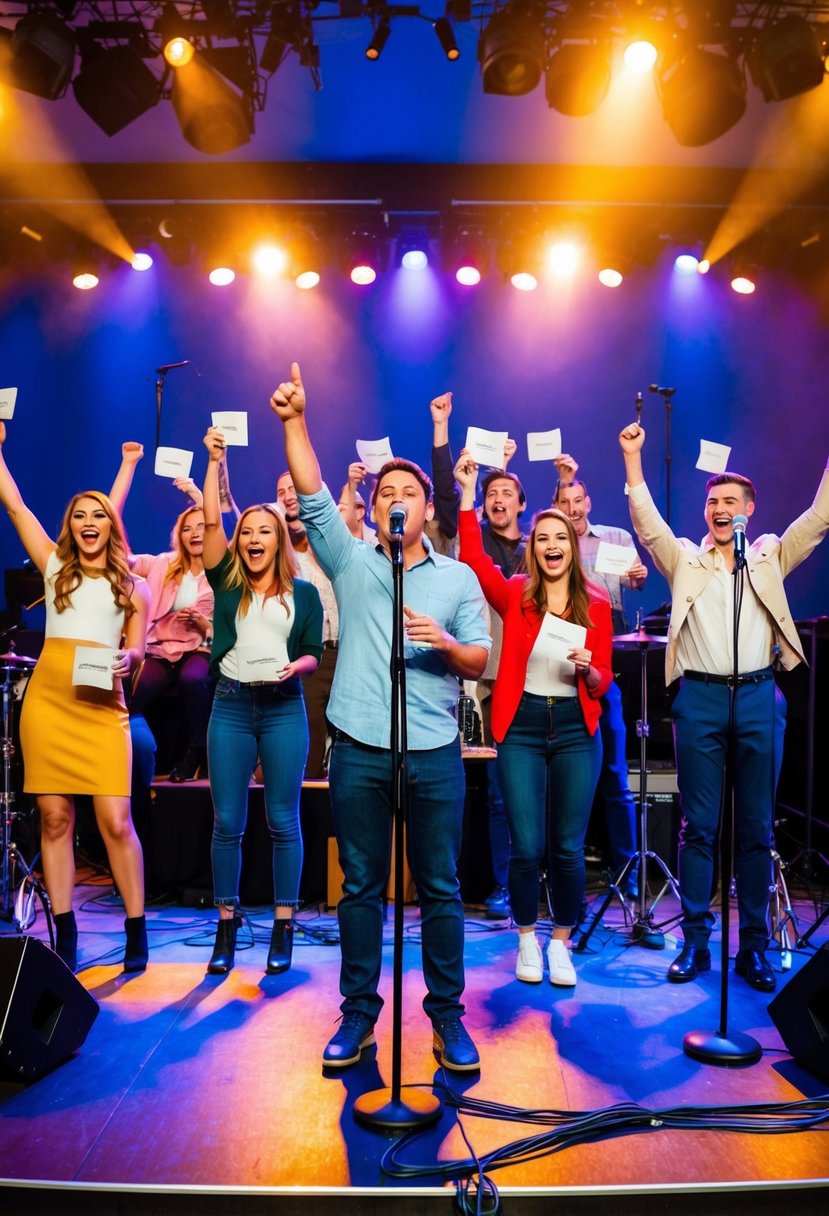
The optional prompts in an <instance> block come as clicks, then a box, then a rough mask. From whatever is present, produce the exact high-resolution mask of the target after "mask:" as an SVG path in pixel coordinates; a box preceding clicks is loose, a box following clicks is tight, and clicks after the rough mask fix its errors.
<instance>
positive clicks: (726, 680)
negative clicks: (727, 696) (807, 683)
mask: <svg viewBox="0 0 829 1216" xmlns="http://www.w3.org/2000/svg"><path fill="white" fill-rule="evenodd" d="M682 678H683V680H698V681H699V682H700V684H727V685H728V687H729V688H739V687H740V686H741V685H742V684H763V683H764V682H765V681H766V680H773V679H774V672H773V671H772V669H771V668H770V667H764V668H763V669H762V671H747V672H746V673H745V675H741V676H715V675H711V674H710V673H709V672H707V671H684V672H683V673H682Z"/></svg>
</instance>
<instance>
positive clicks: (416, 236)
mask: <svg viewBox="0 0 829 1216" xmlns="http://www.w3.org/2000/svg"><path fill="white" fill-rule="evenodd" d="M428 250H429V241H428V238H427V236H426V233H425V232H405V233H403V234H402V236H400V237H399V239H398V242H397V256H398V257H399V258H400V265H401V266H402V268H403V269H404V270H425V269H426V267H427V266H428V265H429V252H428Z"/></svg>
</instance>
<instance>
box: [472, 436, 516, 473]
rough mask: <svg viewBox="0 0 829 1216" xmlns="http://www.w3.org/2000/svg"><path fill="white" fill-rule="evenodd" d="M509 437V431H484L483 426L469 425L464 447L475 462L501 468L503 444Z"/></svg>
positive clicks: (492, 467)
mask: <svg viewBox="0 0 829 1216" xmlns="http://www.w3.org/2000/svg"><path fill="white" fill-rule="evenodd" d="M508 438H509V431H485V430H484V429H483V427H480V426H471V427H469V429H468V430H467V432H466V443H465V445H464V446H465V447H466V448H467V450H468V452H469V457H470V459H471V460H474V461H475V463H476V464H483V465H486V466H487V467H488V468H490V469H503V467H504V444H505V443H506V442H507V439H508Z"/></svg>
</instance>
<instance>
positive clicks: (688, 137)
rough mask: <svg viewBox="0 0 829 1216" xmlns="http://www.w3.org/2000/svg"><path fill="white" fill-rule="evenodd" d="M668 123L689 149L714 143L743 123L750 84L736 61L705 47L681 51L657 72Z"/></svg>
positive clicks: (657, 84) (666, 61)
mask: <svg viewBox="0 0 829 1216" xmlns="http://www.w3.org/2000/svg"><path fill="white" fill-rule="evenodd" d="M656 86H657V91H658V93H659V96H660V99H661V101H662V109H663V113H664V116H665V121H666V122H667V124H668V126H669V127H670V128H671V131H672V132H673V134H674V137H675V138H676V140H677V142H678V143H680V144H682V146H683V147H686V148H698V147H701V146H702V145H703V144H710V143H712V142H713V141H714V140H715V139H719V138H720V136H721V135H724V134H725V133H726V131H729V130H730V129H731V128H732V127H733V126H734V124H735V123H737V122H739V120H740V119H741V118H742V116H743V114H744V113H745V108H746V82H745V77H744V76H743V73H742V70H741V69H740V66H739V64H738V63H737V62H736V60H734V59H731V58H730V57H729V56H727V55H720V54H718V53H717V52H715V51H706V50H703V49H702V48H701V47H690V48H686V49H685V50H684V51H682V50H680V51H679V52H677V53H676V54H674V55H673V56H672V57H670V58H667V59H666V60H665V62H664V63H663V64H661V65H660V67H659V69H658V70H657V73H656Z"/></svg>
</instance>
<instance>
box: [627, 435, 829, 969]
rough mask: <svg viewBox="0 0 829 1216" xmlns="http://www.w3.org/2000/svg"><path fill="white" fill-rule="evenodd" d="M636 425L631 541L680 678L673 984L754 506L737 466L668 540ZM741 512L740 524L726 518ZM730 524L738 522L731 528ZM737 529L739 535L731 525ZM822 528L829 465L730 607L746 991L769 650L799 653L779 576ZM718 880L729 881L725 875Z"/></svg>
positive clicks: (756, 898)
mask: <svg viewBox="0 0 829 1216" xmlns="http://www.w3.org/2000/svg"><path fill="white" fill-rule="evenodd" d="M644 442H645V432H644V431H643V430H642V428H641V426H639V425H638V423H635V422H634V423H632V424H631V425H630V426H627V427H625V429H624V430H623V431H622V433H621V435H620V436H619V443H620V446H621V448H622V451H623V453H624V457H625V469H626V475H627V484H628V489H629V493H630V514H631V518H632V520H633V526H634V528H635V529H636V533H637V535H638V537H639V539H640V540H641V541H642V544H643V545H644V546H645V548H646V549H647V550H648V552H649V553H650V554H651V556H652V557H653V559H654V561H655V563H656V565H657V567H658V569H659V570H660V571H661V573H662V574H663V575H664V576H665V578H666V579H667V580H668V583H669V585H670V588H671V595H672V606H671V621H670V627H669V630H668V647H667V651H666V656H665V675H666V680H667V683H668V684H670V683H671V681H673V680H675V679H677V678H678V677H681V682H680V685H679V691H678V693H677V695H676V698H675V700H674V703H673V711H672V713H673V719H674V736H675V742H676V762H677V781H678V784H679V792H680V795H681V798H682V833H681V839H680V868H679V885H680V894H681V897H682V932H683V936H684V938H685V944H684V946H683V949H682V951H681V952H680V954H679V955H678V956H677V958H676V959H675V960H674V962H672V963H671V965H670V967H669V968H668V979H669V980H671V981H672V982H673V983H676V984H682V983H685V982H687V981H688V980H693V979H696V977H697V975H698V973H699V972H700V971H708V970H709V969H710V967H711V954H710V951H709V949H708V939H709V936H710V933H711V927H712V925H713V922H714V918H713V916H712V915H711V912H710V910H709V904H710V897H711V890H712V885H713V876H714V841H715V838H716V835H717V825H718V822H719V812H720V800H721V792H722V784H723V770H724V767H725V759H726V740H727V736H728V722H729V699H730V696H731V694H732V685H733V684H734V670H735V663H734V653H733V594H732V592H733V582H732V580H733V577H734V570H735V566H736V554H735V550H738V549H740V548H742V546H743V544H744V540H745V537H744V528H745V522H746V519H747V518H748V517H750V516H751V515H752V514H753V513H754V497H755V492H754V486H753V485H752V483H751V482H750V481H749V479H748V478H747V477H742V476H740V475H739V474H737V473H719V474H717V475H716V476H714V477H711V478H710V479H709V481H708V486H707V497H706V501H705V522H706V524H707V526H708V534H707V536H706V537H705V539H704V541H703V542H702V544H701V545H694V544H692V543H691V542H690V541H687V540H678V539H677V538H676V537H675V536H674V534H673V533H672V532H671V530H670V528H669V527H668V525H667V524H666V523H665V521H664V520H663V519H662V517H661V516H660V514H659V512H658V511H657V509H656V507H655V505H654V502H653V499H652V498H651V496H650V492H649V490H648V487H647V486H646V484H645V479H644V475H643V472H642V445H643V444H644ZM738 516H742V517H744V518H743V519H742V520H741V521H740V523H739V524H738V523H737V517H738ZM735 524H736V525H737V526H736V527H735ZM741 527H742V534H741ZM827 529H829V467H827V470H826V471H825V472H824V475H823V479H822V481H821V483H820V486H819V487H818V492H817V494H816V496H815V500H814V502H813V503H812V506H811V507H810V508H809V510H808V511H805V512H804V513H803V515H801V516H800V517H799V519H796V520H795V521H794V523H792V524H791V525H790V526H789V527H788V528H787V529H786V531H785V532H784V533H783V536H782V537H778V536H773V535H766V536H761V537H759V538H758V539H757V540H756V541H755V542H754V543H753V544H752V545H751V546H750V548H749V549H748V551H747V552H746V554H745V569H744V586H743V597H742V606H741V610H740V614H739V635H738V646H739V654H738V658H739V663H738V664H737V667H736V670H737V672H738V676H737V686H736V687H735V688H733V695H734V697H735V714H734V719H735V722H734V752H733V767H734V773H733V777H734V839H735V875H736V880H737V901H738V907H739V919H740V943H739V950H738V952H737V957H736V961H735V970H736V972H737V974H738V975H741V976H743V977H744V979H745V980H746V982H747V983H748V984H750V985H751V987H752V988H758V989H759V990H760V991H761V992H771V991H773V989H774V987H775V977H774V972H773V971H772V969H771V966H770V965H769V963H768V961H767V960H766V956H765V953H764V952H765V949H766V946H767V945H768V902H769V889H770V887H771V884H772V875H771V854H770V845H771V836H772V817H773V813H774V799H775V789H776V785H777V777H778V775H779V772H780V762H781V760H782V743H783V732H784V729H785V702H784V700H783V696H782V694H781V693H780V691H779V689H778V688H777V686H776V685H775V683H774V679H773V676H772V668H771V663H772V656H773V654H774V653H775V651H777V652H778V653H779V660H780V663H781V665H782V666H783V667H784V668H786V669H790V668H792V667H795V666H796V665H797V664H798V663H800V662H801V661H804V656H803V651H802V650H801V646H800V638H799V636H798V633H797V629H796V628H795V625H794V622H793V620H792V616H791V612H790V610H789V605H788V603H787V602H786V592H785V590H784V588H783V579H784V578H785V577H786V576H787V575H788V574H789V573H790V571H792V570H793V569H794V568H795V567H796V566H798V565H800V563H801V562H802V561H803V560H804V559H805V558H807V557H808V556H809V554H810V553H811V552H812V550H813V549H814V548H815V546H816V545H817V544H818V543H819V542H820V541H821V540H822V539H823V537H824V536H825V535H826V532H827ZM723 881H724V882H728V881H729V876H728V875H725V876H724V878H723Z"/></svg>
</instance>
